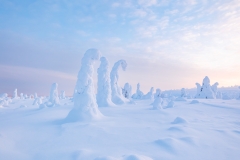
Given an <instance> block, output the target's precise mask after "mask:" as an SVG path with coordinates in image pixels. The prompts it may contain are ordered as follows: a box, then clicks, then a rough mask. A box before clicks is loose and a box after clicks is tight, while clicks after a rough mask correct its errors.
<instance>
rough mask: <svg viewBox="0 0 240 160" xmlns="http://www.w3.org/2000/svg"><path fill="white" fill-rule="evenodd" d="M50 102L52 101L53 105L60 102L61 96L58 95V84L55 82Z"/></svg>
mask: <svg viewBox="0 0 240 160" xmlns="http://www.w3.org/2000/svg"><path fill="white" fill-rule="evenodd" d="M49 102H51V103H52V104H53V105H55V104H59V97H58V84H57V83H53V84H52V87H51V90H50V95H49Z"/></svg>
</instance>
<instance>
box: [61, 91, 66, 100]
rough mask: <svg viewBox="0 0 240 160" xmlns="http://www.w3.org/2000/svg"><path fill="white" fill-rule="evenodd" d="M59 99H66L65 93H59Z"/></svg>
mask: <svg viewBox="0 0 240 160" xmlns="http://www.w3.org/2000/svg"><path fill="white" fill-rule="evenodd" d="M60 99H66V93H65V91H61V94H60Z"/></svg>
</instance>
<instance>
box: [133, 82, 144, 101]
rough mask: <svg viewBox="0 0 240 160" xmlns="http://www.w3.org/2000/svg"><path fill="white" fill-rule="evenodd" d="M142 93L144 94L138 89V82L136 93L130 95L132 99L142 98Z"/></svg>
mask: <svg viewBox="0 0 240 160" xmlns="http://www.w3.org/2000/svg"><path fill="white" fill-rule="evenodd" d="M143 95H144V94H143V92H142V91H141V90H140V84H139V83H138V84H137V90H136V93H134V94H133V95H132V98H133V99H142V98H143Z"/></svg>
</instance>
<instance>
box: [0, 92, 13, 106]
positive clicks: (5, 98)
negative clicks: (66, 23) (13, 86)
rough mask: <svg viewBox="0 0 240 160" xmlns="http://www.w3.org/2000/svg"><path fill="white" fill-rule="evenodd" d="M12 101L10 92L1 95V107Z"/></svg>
mask: <svg viewBox="0 0 240 160" xmlns="http://www.w3.org/2000/svg"><path fill="white" fill-rule="evenodd" d="M10 102H11V99H10V98H8V94H7V93H3V94H2V95H1V96H0V108H2V107H4V106H8V104H9V103H10Z"/></svg>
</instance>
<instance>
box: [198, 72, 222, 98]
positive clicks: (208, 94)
mask: <svg viewBox="0 0 240 160" xmlns="http://www.w3.org/2000/svg"><path fill="white" fill-rule="evenodd" d="M196 84H198V83H196ZM217 85H218V83H217V82H216V83H215V84H214V85H213V86H211V85H210V79H209V78H208V76H206V77H205V78H204V79H203V82H202V86H201V89H200V91H199V86H198V85H197V87H198V88H197V91H198V92H197V95H196V96H195V98H200V99H216V92H217ZM213 89H214V90H213Z"/></svg>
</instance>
